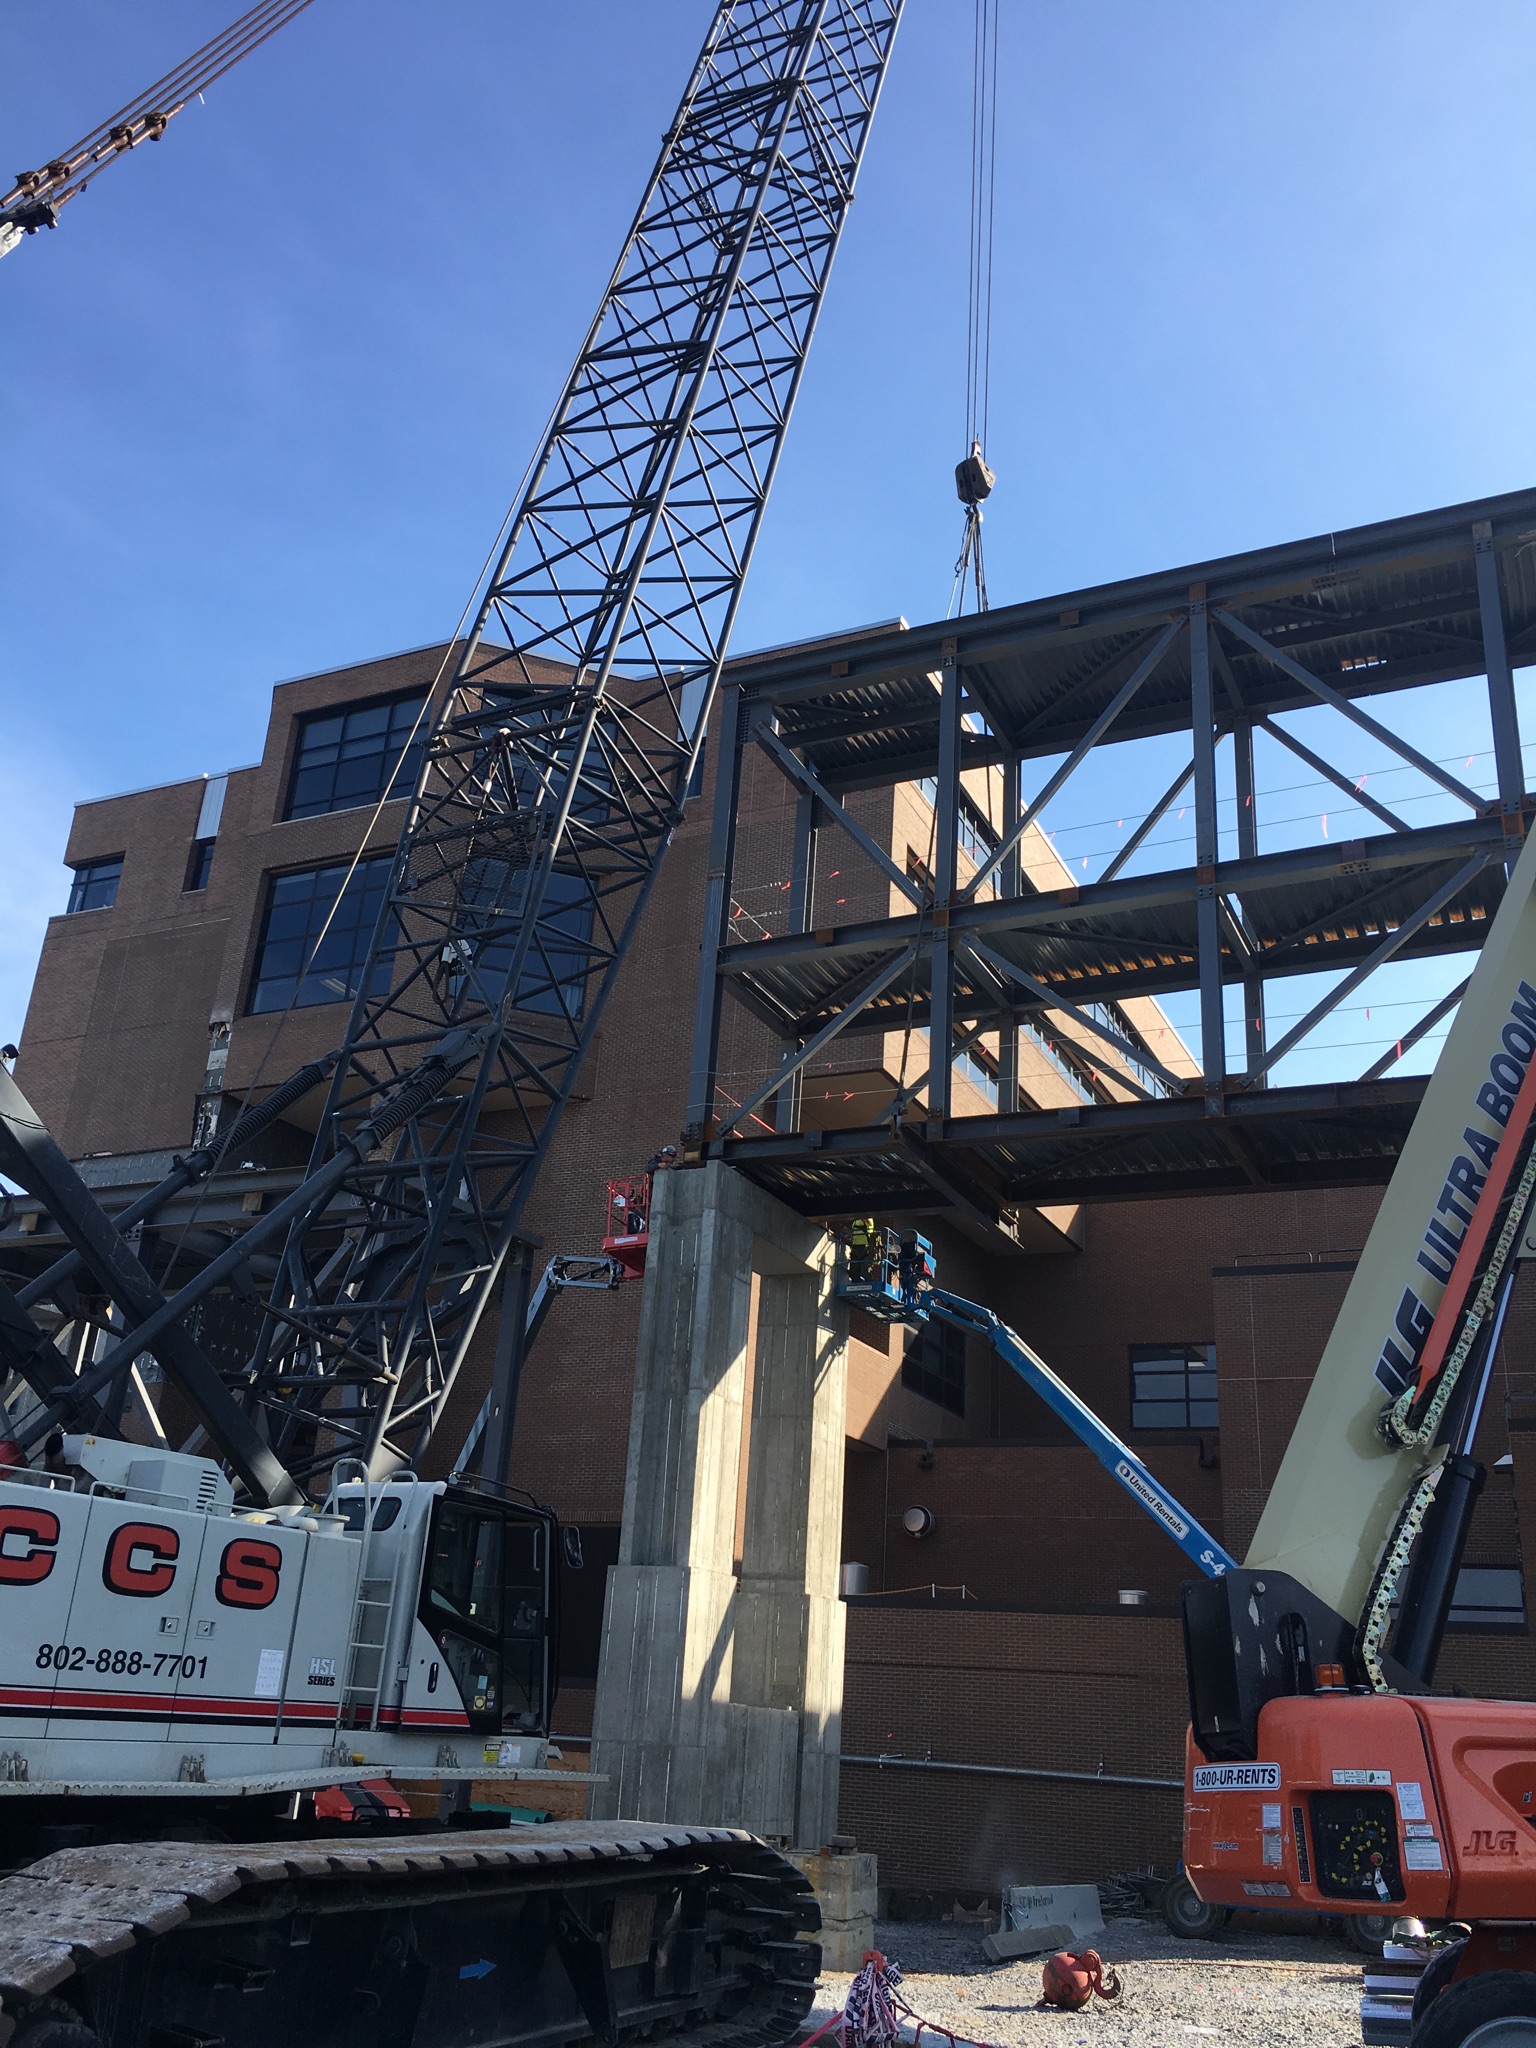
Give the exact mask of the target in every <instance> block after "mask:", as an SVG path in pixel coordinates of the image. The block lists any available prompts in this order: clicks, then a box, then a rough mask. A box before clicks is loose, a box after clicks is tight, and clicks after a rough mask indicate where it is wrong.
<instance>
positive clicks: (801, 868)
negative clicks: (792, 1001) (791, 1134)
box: [773, 791, 821, 1131]
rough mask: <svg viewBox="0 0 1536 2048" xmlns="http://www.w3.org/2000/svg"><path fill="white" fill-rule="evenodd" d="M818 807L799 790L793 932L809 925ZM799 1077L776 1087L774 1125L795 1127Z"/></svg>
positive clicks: (785, 1049)
mask: <svg viewBox="0 0 1536 2048" xmlns="http://www.w3.org/2000/svg"><path fill="white" fill-rule="evenodd" d="M820 808H821V807H820V805H819V804H818V803H817V801H816V799H815V797H814V796H812V795H810V793H809V792H808V791H802V792H801V794H800V797H799V799H798V800H797V802H796V804H795V839H794V848H793V851H792V853H791V855H790V869H789V923H788V927H787V928H788V930H790V931H792V932H805V931H809V930H810V928H811V908H812V905H813V903H814V901H815V896H816V843H817V837H818V826H819V823H820V819H819V815H818V814H819V811H820ZM798 1046H799V1040H798V1039H785V1040H784V1042H783V1043H782V1044H781V1045H780V1047H779V1057H780V1058H781V1059H791V1058H793V1056H794V1054H795V1052H796V1050H797V1048H798ZM802 1078H803V1075H802V1071H801V1069H799V1068H796V1070H795V1074H794V1078H793V1079H792V1080H790V1081H788V1082H786V1083H785V1085H784V1086H783V1087H782V1088H781V1089H780V1090H779V1094H778V1100H777V1102H776V1103H775V1104H774V1117H773V1121H774V1127H775V1129H777V1130H781V1131H793V1130H795V1129H796V1128H797V1127H798V1125H799V1122H800V1092H801V1090H800V1084H801V1080H802Z"/></svg>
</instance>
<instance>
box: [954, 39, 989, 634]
mask: <svg viewBox="0 0 1536 2048" xmlns="http://www.w3.org/2000/svg"><path fill="white" fill-rule="evenodd" d="M997 12H998V0H975V19H974V22H973V26H972V33H971V217H970V238H969V252H968V257H969V260H968V276H967V281H966V332H965V438H966V442H967V445H968V448H969V453H968V454H967V455H966V457H965V459H964V461H963V462H960V463H958V464H957V465H956V468H955V491H956V494H957V496H958V497H959V499H960V502H961V504H962V505H963V506H964V507H965V533H964V538H963V540H962V542H961V547H960V555H959V559H958V560H957V561H956V563H955V581H954V587H953V589H952V590H951V592H950V598H949V608H948V610H947V611H946V612H945V614H944V616H945V617H946V618H948V617H949V616H950V615H951V614H952V613H954V612H955V611H957V610H959V611H964V609H965V593H966V587H967V585H968V584H969V585H970V586H971V588H972V589H973V591H974V594H975V599H976V609H977V611H979V612H984V611H985V610H986V609H987V572H986V567H985V564H984V563H983V560H982V552H981V506H982V500H983V499H984V498H986V497H988V496H989V495H990V493H991V490H992V486H993V484H994V483H995V482H996V478H995V476H994V475H993V472H992V471H991V470H990V469H989V468H988V467H987V459H986V446H987V427H988V416H989V413H990V410H991V387H992V245H993V227H994V223H995V220H996V213H997Z"/></svg>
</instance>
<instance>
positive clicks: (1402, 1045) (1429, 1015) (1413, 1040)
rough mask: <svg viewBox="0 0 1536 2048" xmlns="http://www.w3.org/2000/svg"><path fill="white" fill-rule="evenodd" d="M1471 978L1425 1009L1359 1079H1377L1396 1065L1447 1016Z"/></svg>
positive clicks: (1463, 993) (1458, 1000) (1464, 992)
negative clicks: (1429, 1008)
mask: <svg viewBox="0 0 1536 2048" xmlns="http://www.w3.org/2000/svg"><path fill="white" fill-rule="evenodd" d="M1471 979H1472V977H1471V975H1470V974H1469V975H1467V976H1466V977H1465V979H1464V980H1461V981H1458V982H1457V984H1456V986H1455V987H1454V988H1453V989H1452V990H1451V991H1450V993H1449V994H1448V995H1443V996H1442V997H1441V998H1440V1000H1439V1002H1438V1003H1436V1004H1435V1006H1434V1008H1433V1009H1432V1010H1426V1011H1425V1012H1424V1015H1423V1016H1422V1017H1421V1018H1420V1019H1419V1021H1418V1022H1417V1024H1415V1025H1414V1026H1413V1028H1412V1029H1411V1030H1409V1031H1405V1032H1404V1033H1403V1035H1402V1037H1401V1038H1399V1039H1397V1040H1395V1041H1394V1042H1393V1043H1392V1044H1391V1045H1389V1046H1388V1047H1387V1049H1386V1051H1385V1052H1384V1053H1383V1054H1382V1056H1381V1058H1380V1059H1379V1060H1372V1062H1371V1064H1370V1065H1369V1066H1368V1067H1367V1068H1366V1070H1365V1072H1364V1073H1363V1074H1362V1075H1361V1076H1360V1078H1361V1080H1362V1081H1379V1080H1380V1079H1381V1077H1382V1075H1383V1074H1384V1073H1385V1072H1386V1071H1387V1069H1388V1067H1395V1066H1396V1065H1397V1063H1398V1061H1399V1060H1400V1059H1401V1058H1402V1056H1403V1054H1404V1053H1405V1052H1412V1050H1413V1048H1414V1047H1415V1046H1416V1045H1417V1044H1418V1042H1419V1040H1420V1039H1421V1038H1423V1037H1424V1036H1425V1034H1426V1033H1427V1032H1430V1031H1433V1030H1434V1028H1435V1026H1436V1025H1437V1024H1438V1023H1439V1022H1440V1019H1441V1018H1442V1017H1445V1016H1448V1015H1449V1014H1450V1012H1451V1011H1452V1010H1454V1009H1455V1007H1456V1005H1457V1004H1458V1003H1459V1002H1460V1001H1461V999H1462V997H1463V996H1464V995H1465V994H1466V992H1467V982H1469V981H1470V980H1471Z"/></svg>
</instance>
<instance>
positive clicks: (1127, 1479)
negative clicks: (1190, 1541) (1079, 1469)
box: [1115, 1458, 1189, 1541]
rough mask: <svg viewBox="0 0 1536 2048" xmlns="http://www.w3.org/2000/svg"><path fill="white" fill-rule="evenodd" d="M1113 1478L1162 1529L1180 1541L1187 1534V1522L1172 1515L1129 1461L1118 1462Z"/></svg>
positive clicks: (1161, 1498) (1159, 1496) (1157, 1493)
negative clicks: (1146, 1509)
mask: <svg viewBox="0 0 1536 2048" xmlns="http://www.w3.org/2000/svg"><path fill="white" fill-rule="evenodd" d="M1115 1477H1116V1478H1117V1479H1118V1480H1119V1481H1120V1483H1121V1485H1122V1486H1128V1487H1129V1488H1130V1490H1131V1492H1132V1493H1134V1494H1135V1496H1136V1498H1137V1499H1138V1500H1139V1501H1140V1502H1141V1503H1142V1504H1143V1506H1145V1507H1148V1508H1150V1509H1151V1510H1152V1513H1153V1514H1154V1515H1156V1517H1157V1519H1158V1520H1159V1521H1160V1522H1161V1523H1162V1525H1163V1527H1164V1528H1165V1529H1167V1530H1169V1531H1171V1533H1172V1534H1173V1535H1175V1536H1177V1537H1178V1538H1179V1539H1180V1541H1182V1540H1183V1539H1184V1537H1186V1536H1187V1535H1188V1534H1189V1524H1188V1522H1186V1521H1185V1519H1184V1517H1183V1516H1182V1515H1177V1514H1175V1513H1174V1511H1173V1509H1172V1508H1171V1507H1170V1506H1169V1505H1168V1503H1167V1501H1166V1500H1164V1499H1163V1496H1162V1495H1161V1494H1160V1493H1159V1492H1158V1490H1157V1488H1156V1487H1155V1486H1154V1485H1153V1484H1152V1482H1151V1480H1150V1479H1148V1478H1147V1477H1146V1475H1145V1474H1144V1473H1142V1472H1138V1471H1137V1470H1136V1467H1135V1466H1134V1465H1133V1464H1131V1463H1130V1461H1129V1459H1126V1458H1122V1459H1121V1460H1120V1462H1119V1464H1118V1465H1117V1466H1116V1467H1115Z"/></svg>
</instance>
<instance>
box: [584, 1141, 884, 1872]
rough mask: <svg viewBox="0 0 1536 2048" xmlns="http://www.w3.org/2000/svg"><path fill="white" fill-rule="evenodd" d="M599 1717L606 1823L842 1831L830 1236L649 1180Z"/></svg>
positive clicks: (596, 1757)
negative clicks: (839, 1824) (623, 1820)
mask: <svg viewBox="0 0 1536 2048" xmlns="http://www.w3.org/2000/svg"><path fill="white" fill-rule="evenodd" d="M644 1285H645V1299H644V1306H643V1308H642V1312H641V1321H640V1337H639V1343H638V1346H637V1354H636V1366H635V1393H634V1405H633V1411H632V1415H631V1423H630V1444H629V1468H628V1474H627V1478H626V1484H625V1495H624V1528H623V1535H622V1538H621V1543H620V1551H619V1562H618V1564H617V1565H616V1566H615V1567H614V1569H613V1570H612V1571H611V1572H610V1574H609V1580H608V1599H607V1608H606V1613H605V1618H604V1624H603V1647H602V1657H601V1664H600V1668H599V1675H598V1683H597V1704H596V1711H595V1716H594V1720H593V1756H592V1767H593V1769H594V1770H595V1771H601V1772H605V1773H607V1777H608V1783H607V1784H605V1785H601V1786H598V1787H596V1788H595V1789H594V1793H593V1813H594V1816H595V1817H597V1818H601V1819H617V1818H619V1817H621V1816H624V1817H629V1818H633V1819H641V1818H644V1819H648V1820H675V1821H684V1822H688V1821H695V1822H701V1823H712V1824H715V1825H726V1826H734V1827H746V1828H750V1829H751V1830H752V1831H753V1833H754V1834H760V1835H766V1836H770V1837H773V1838H776V1839H778V1840H780V1841H784V1842H787V1843H793V1844H795V1845H797V1846H801V1847H805V1848H819V1847H820V1846H821V1845H822V1844H823V1843H825V1842H827V1841H828V1840H830V1838H831V1836H832V1835H833V1834H834V1833H835V1831H836V1827H837V1791H838V1786H837V1763H838V1748H839V1736H840V1724H841V1713H842V1697H843V1622H844V1612H845V1610H844V1608H843V1605H842V1602H841V1600H840V1599H839V1597H838V1565H839V1557H840V1549H841V1536H842V1475H843V1427H844V1399H845V1380H846V1364H847V1316H846V1312H845V1311H844V1309H843V1306H842V1304H841V1303H840V1302H838V1301H837V1300H836V1298H835V1296H834V1295H833V1292H832V1245H831V1241H830V1239H829V1238H828V1237H827V1236H826V1234H825V1233H824V1232H823V1231H821V1230H820V1229H818V1228H817V1227H816V1226H815V1225H814V1224H810V1223H807V1222H806V1221H805V1220H804V1219H803V1218H801V1217H799V1216H796V1215H795V1214H794V1213H793V1211H791V1210H789V1209H786V1208H785V1207H784V1206H783V1204H782V1203H779V1202H775V1201H773V1200H772V1199H771V1198H770V1197H769V1196H767V1195H765V1194H763V1193H762V1192H761V1190H759V1189H757V1188H755V1187H753V1186H752V1185H751V1183H750V1182H748V1181H745V1180H742V1179H741V1178H740V1177H739V1176H738V1175H737V1174H735V1173H734V1172H732V1171H731V1169H730V1168H728V1167H724V1166H721V1165H719V1164H711V1165H709V1166H706V1167H703V1168H701V1169H698V1170H696V1171H684V1172H673V1173H665V1174H659V1175H658V1176H657V1178H656V1184H655V1191H654V1194H653V1198H652V1205H651V1227H650V1249H649V1252H648V1254H647V1261H646V1277H645V1283H644Z"/></svg>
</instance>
